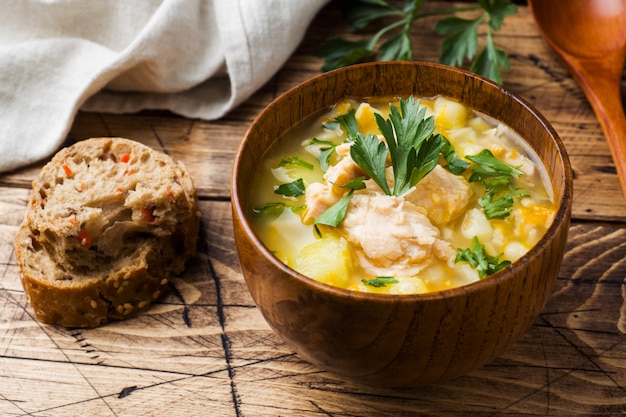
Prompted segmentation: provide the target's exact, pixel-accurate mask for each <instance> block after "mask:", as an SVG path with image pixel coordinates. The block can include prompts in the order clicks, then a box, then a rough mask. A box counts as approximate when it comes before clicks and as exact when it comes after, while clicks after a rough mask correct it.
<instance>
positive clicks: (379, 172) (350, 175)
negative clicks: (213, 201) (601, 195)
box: [250, 96, 556, 294]
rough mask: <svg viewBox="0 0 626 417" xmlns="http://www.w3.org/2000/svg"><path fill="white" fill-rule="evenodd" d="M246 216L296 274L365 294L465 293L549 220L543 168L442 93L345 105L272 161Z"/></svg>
mask: <svg viewBox="0 0 626 417" xmlns="http://www.w3.org/2000/svg"><path fill="white" fill-rule="evenodd" d="M251 190H252V193H253V194H252V195H251V201H252V205H251V207H250V210H251V219H252V221H253V227H254V228H255V231H256V233H257V234H258V235H259V237H260V238H261V240H262V241H263V242H264V244H265V245H266V246H267V247H268V248H269V249H270V250H271V251H273V253H274V254H275V255H276V257H278V258H279V259H280V260H281V261H282V262H284V263H285V264H286V265H288V266H289V267H291V268H293V269H295V270H297V271H298V272H300V273H302V274H303V275H306V276H308V277H310V278H312V279H315V280H318V281H320V282H323V283H326V284H329V285H334V286H337V287H341V288H345V289H349V290H355V291H365V292H375V293H388V294H415V293H425V292H431V291H441V290H445V289H449V288H454V287H458V286H461V285H465V284H469V283H472V282H475V281H478V280H480V279H486V278H487V277H488V276H489V275H491V274H493V273H496V272H497V271H499V270H501V269H503V268H506V267H507V266H508V265H509V264H510V263H512V262H515V261H516V260H517V259H519V258H520V257H522V256H523V255H524V254H525V253H526V252H527V251H528V250H530V248H532V247H533V246H534V245H535V244H536V243H537V242H538V241H539V240H540V239H541V237H542V236H543V235H544V234H545V232H546V230H547V229H548V227H549V226H550V224H551V223H552V220H553V217H554V213H555V209H556V207H555V205H554V201H553V198H552V188H551V185H550V182H549V180H548V178H547V174H546V170H545V168H544V167H543V165H542V163H541V161H540V159H539V158H538V157H537V155H536V154H535V152H534V151H533V150H532V148H531V147H530V146H529V145H528V144H527V143H526V142H525V141H524V140H522V139H521V138H520V137H519V135H517V134H516V133H515V132H513V131H512V130H511V129H510V128H509V127H507V126H505V125H504V124H502V123H499V122H497V121H494V120H491V119H490V118H488V117H486V116H484V115H481V114H478V113H476V112H474V111H472V110H471V109H468V108H466V107H465V106H463V105H462V104H461V103H458V102H456V101H454V100H451V99H448V98H446V97H441V96H439V97H435V98H421V99H416V98H414V97H409V98H407V99H395V98H393V99H388V98H379V99H372V100H368V101H357V100H353V99H344V100H342V101H340V102H339V103H337V104H336V105H335V106H333V108H331V109H329V110H328V111H327V112H325V113H324V114H322V115H318V116H316V117H314V118H311V119H309V120H307V121H305V122H303V123H302V124H300V125H298V126H296V127H295V128H293V129H292V130H290V131H289V132H287V134H285V135H284V136H283V137H281V138H280V139H279V140H278V141H277V143H276V144H275V145H274V146H273V147H272V148H271V149H270V150H269V151H268V152H267V154H266V155H265V156H264V157H263V161H262V163H261V166H260V169H259V172H258V173H257V175H256V176H255V181H254V183H253V184H252V187H251Z"/></svg>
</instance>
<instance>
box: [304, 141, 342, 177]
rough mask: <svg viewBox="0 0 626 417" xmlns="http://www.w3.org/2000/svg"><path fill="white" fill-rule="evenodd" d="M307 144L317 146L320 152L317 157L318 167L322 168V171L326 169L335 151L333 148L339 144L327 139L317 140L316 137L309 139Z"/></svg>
mask: <svg viewBox="0 0 626 417" xmlns="http://www.w3.org/2000/svg"><path fill="white" fill-rule="evenodd" d="M309 145H314V146H319V151H320V154H319V156H318V157H317V159H318V161H319V162H320V168H322V171H328V167H329V166H330V160H331V159H332V157H333V154H334V153H335V148H336V147H337V146H339V145H337V144H336V143H333V142H330V141H328V140H319V139H317V138H313V139H311V141H310V142H309Z"/></svg>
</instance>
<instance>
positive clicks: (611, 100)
mask: <svg viewBox="0 0 626 417" xmlns="http://www.w3.org/2000/svg"><path fill="white" fill-rule="evenodd" d="M589 67H591V68H589ZM613 68H615V66H614V67H613ZM618 68H623V62H622V63H621V64H619V65H618ZM572 73H573V75H574V77H575V78H576V80H577V81H578V83H579V85H580V86H581V88H582V89H583V91H584V93H585V95H586V96H587V100H589V103H590V104H591V107H592V108H593V110H594V112H595V114H596V117H597V118H598V120H599V122H600V125H601V127H602V131H603V132H604V135H605V136H606V139H607V142H608V144H609V148H610V150H611V155H612V156H613V162H614V164H615V168H616V170H617V175H618V176H619V180H620V184H621V188H622V193H623V194H624V197H625V198H626V115H625V114H624V108H623V106H622V99H621V94H620V78H621V74H622V71H619V72H616V71H614V70H611V71H607V72H604V71H602V72H599V71H598V62H597V61H595V62H594V63H592V64H590V65H582V66H580V65H579V66H578V68H575V69H574V68H572Z"/></svg>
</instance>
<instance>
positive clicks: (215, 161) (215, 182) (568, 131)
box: [0, 1, 626, 221]
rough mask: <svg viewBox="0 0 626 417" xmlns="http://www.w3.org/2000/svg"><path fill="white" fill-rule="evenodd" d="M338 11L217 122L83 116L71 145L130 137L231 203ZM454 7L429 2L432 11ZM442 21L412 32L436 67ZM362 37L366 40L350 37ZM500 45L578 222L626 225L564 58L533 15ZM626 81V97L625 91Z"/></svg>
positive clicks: (511, 20) (524, 14) (166, 116)
mask: <svg viewBox="0 0 626 417" xmlns="http://www.w3.org/2000/svg"><path fill="white" fill-rule="evenodd" d="M337 6H338V5H336V4H333V3H331V4H330V5H329V6H327V7H326V8H325V9H324V10H322V12H320V14H319V16H318V17H317V18H316V19H315V20H314V22H313V23H312V24H311V27H310V30H309V31H308V33H307V35H306V37H305V38H304V40H303V42H302V44H301V46H300V47H299V48H298V50H297V51H296V52H295V54H294V55H293V56H292V57H291V58H290V59H289V60H288V61H287V62H286V63H285V65H284V67H283V68H282V69H281V70H280V71H279V72H278V73H277V74H276V75H275V76H274V77H273V78H272V80H270V81H269V82H268V83H267V84H266V85H265V86H264V87H263V88H261V89H260V90H259V91H258V92H257V93H256V94H254V95H253V96H252V97H251V98H250V99H249V100H247V101H246V102H244V103H243V104H242V105H241V106H240V107H239V108H237V109H235V110H233V111H232V112H231V113H230V114H228V115H227V116H226V117H224V118H223V119H221V120H218V121H212V122H207V121H200V120H189V119H184V118H181V117H178V116H175V115H172V114H170V113H164V112H163V113H161V112H144V113H140V114H138V115H113V114H93V113H79V115H78V116H77V118H76V121H75V123H74V125H73V127H72V129H71V131H70V134H69V136H68V141H67V143H68V144H69V143H71V142H74V141H76V140H80V139H84V138H87V137H94V136H126V137H132V138H133V139H136V140H139V141H142V142H144V143H146V144H148V145H151V146H154V147H155V148H157V149H164V150H166V151H167V152H169V153H170V154H171V155H172V156H175V157H180V159H182V160H183V161H184V162H186V164H187V166H188V167H189V169H190V171H191V174H192V176H193V177H194V180H195V181H196V185H197V186H198V189H199V194H200V195H201V196H203V197H208V198H223V199H225V198H228V189H227V188H226V187H225V186H224V184H225V183H226V182H227V181H228V178H229V175H230V168H231V164H232V158H233V156H234V152H235V149H236V147H237V145H238V143H239V141H240V140H241V138H242V137H243V135H244V133H245V132H246V129H247V127H248V125H249V124H250V123H251V122H252V120H253V119H254V117H255V116H256V115H257V114H258V113H259V112H260V111H261V110H262V109H263V108H264V107H265V106H267V105H268V104H269V103H270V102H271V101H272V100H273V99H274V98H276V97H277V96H278V95H279V94H281V93H283V92H285V91H286V90H287V89H289V88H291V87H293V86H295V85H297V84H298V83H300V82H303V81H305V80H307V79H309V78H310V77H312V76H314V75H317V74H320V68H321V65H322V63H323V60H322V59H321V58H319V57H317V56H315V55H314V52H315V49H316V47H317V46H318V45H319V44H320V42H321V41H322V40H324V39H326V38H327V37H329V36H333V35H342V34H343V35H346V34H350V31H349V29H348V28H347V27H346V26H345V25H343V24H340V23H341V22H344V20H343V18H342V16H341V13H340V11H339V10H338V7H337ZM448 6H449V4H445V3H440V2H436V1H429V2H427V4H426V6H425V7H426V8H427V9H441V8H444V7H448ZM435 21H436V20H435V18H427V19H424V20H423V21H422V22H421V23H420V24H417V25H415V27H414V29H413V32H412V34H413V40H414V42H413V44H414V48H415V51H416V52H415V59H417V60H424V61H436V60H437V59H438V55H439V47H440V43H441V37H440V36H438V35H437V34H436V33H435V32H434V30H433V29H432V27H433V25H434V23H435ZM350 36H352V37H355V38H359V37H363V36H365V35H361V34H350ZM495 40H496V43H497V45H498V46H499V47H501V48H503V49H504V50H506V51H507V52H509V53H510V55H511V56H510V60H511V69H510V70H504V72H503V79H504V85H505V87H507V88H508V89H510V90H511V91H513V92H514V93H516V94H518V95H520V96H521V97H522V98H523V99H525V100H526V101H528V102H529V103H530V104H531V105H533V106H534V107H536V108H537V109H538V110H539V111H540V112H541V113H543V115H544V116H545V117H546V118H547V119H548V121H549V122H550V123H551V124H552V125H553V126H554V128H555V129H556V131H557V132H558V133H559V135H560V136H561V139H562V140H563V141H564V143H565V145H566V148H567V150H568V154H569V156H570V159H571V163H572V167H573V170H574V175H575V182H574V198H575V204H574V210H573V218H574V219H603V220H610V221H612V220H626V199H625V198H624V196H623V195H621V191H620V184H619V179H618V177H617V174H616V170H615V165H614V164H613V161H612V158H611V152H610V150H609V147H608V144H607V141H606V139H605V136H604V134H603V132H602V129H601V127H600V123H599V122H598V120H597V118H596V117H595V115H594V113H593V110H592V108H591V106H590V105H589V103H588V102H587V99H586V98H585V95H584V93H583V91H582V90H581V89H580V87H578V85H577V84H576V81H575V80H574V79H573V78H572V76H571V75H570V74H569V72H568V70H567V68H566V67H565V65H564V64H563V62H562V61H561V59H560V58H559V57H558V56H557V55H556V54H555V53H554V52H553V51H552V50H551V49H550V47H549V46H548V44H547V43H546V42H545V41H544V40H543V39H542V38H541V36H540V34H539V32H538V30H537V29H536V28H535V26H534V22H533V20H532V17H531V15H530V12H529V10H528V9H527V8H526V7H525V6H520V11H519V12H518V13H517V14H515V15H513V16H509V17H507V19H506V20H505V22H504V24H503V26H502V29H501V30H500V31H498V32H497V33H496V38H495ZM625 86H626V78H625V77H624V76H623V77H622V90H625V89H626V87H625ZM38 167H39V165H37V166H33V167H30V168H24V169H21V170H19V171H17V172H13V173H9V174H5V175H3V176H2V177H0V185H7V186H18V187H27V186H28V184H29V183H30V181H31V179H32V178H33V176H34V175H36V172H37V170H38Z"/></svg>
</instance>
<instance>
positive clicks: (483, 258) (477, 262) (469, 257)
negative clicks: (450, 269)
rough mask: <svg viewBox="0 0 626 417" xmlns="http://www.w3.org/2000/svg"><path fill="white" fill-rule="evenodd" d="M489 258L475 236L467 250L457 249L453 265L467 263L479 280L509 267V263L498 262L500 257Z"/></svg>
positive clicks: (506, 261)
mask: <svg viewBox="0 0 626 417" xmlns="http://www.w3.org/2000/svg"><path fill="white" fill-rule="evenodd" d="M501 256H502V254H500V255H498V256H491V255H489V254H488V253H487V252H485V246H484V245H483V244H482V243H480V240H478V238H477V237H476V236H474V238H473V239H472V246H471V247H470V248H467V249H460V248H459V249H457V252H456V258H455V259H454V263H457V262H468V263H469V264H470V265H471V266H472V267H473V268H474V269H476V271H478V276H479V277H480V279H483V278H485V277H486V276H488V275H491V274H495V273H496V272H498V271H499V270H501V269H504V268H506V267H507V266H509V265H511V261H508V260H504V261H500V257H501Z"/></svg>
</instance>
